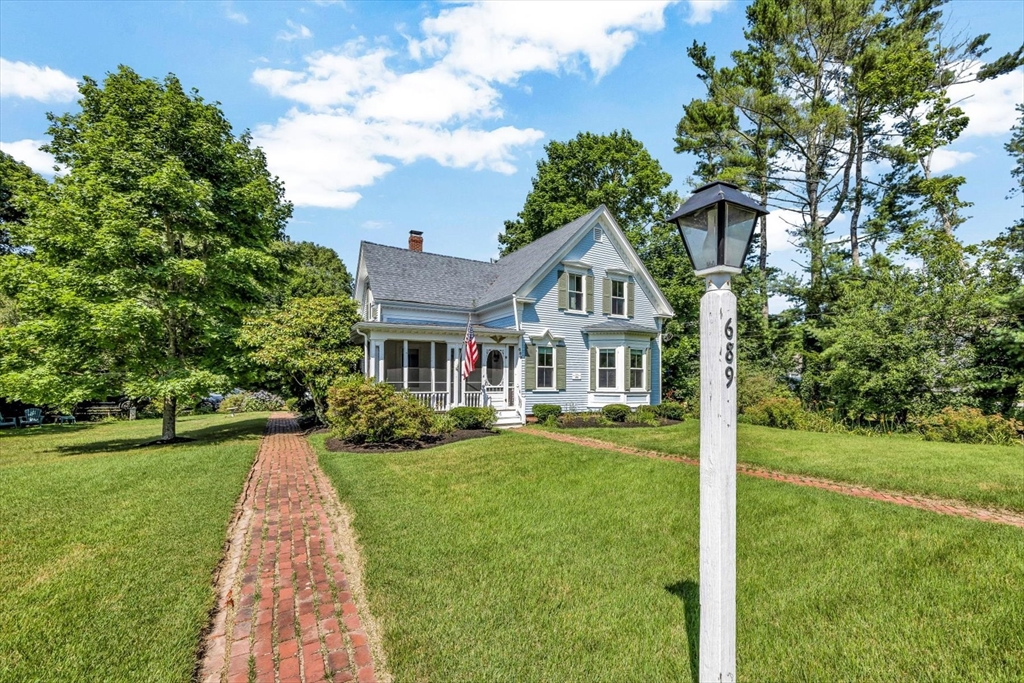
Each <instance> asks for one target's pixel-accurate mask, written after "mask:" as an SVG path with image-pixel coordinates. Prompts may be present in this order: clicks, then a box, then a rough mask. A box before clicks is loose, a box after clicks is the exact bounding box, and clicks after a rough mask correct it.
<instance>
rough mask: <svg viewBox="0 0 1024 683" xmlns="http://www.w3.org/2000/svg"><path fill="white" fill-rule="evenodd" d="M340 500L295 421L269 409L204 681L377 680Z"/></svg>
mask: <svg viewBox="0 0 1024 683" xmlns="http://www.w3.org/2000/svg"><path fill="white" fill-rule="evenodd" d="M337 505H338V504H337V498H336V494H335V492H334V489H333V488H332V487H331V486H330V484H329V483H328V482H327V481H326V477H325V476H324V474H323V472H322V471H321V470H320V468H319V466H318V465H317V462H316V455H315V454H314V452H313V450H312V448H311V447H310V446H309V444H308V443H307V441H306V439H305V438H303V437H302V435H301V434H299V429H298V424H297V423H296V421H295V420H294V419H293V418H292V417H291V416H290V415H288V414H287V413H275V414H273V415H272V416H271V417H270V420H269V421H268V423H267V430H266V433H265V435H264V437H263V440H262V441H261V443H260V447H259V452H258V454H257V456H256V462H255V464H254V465H253V468H252V471H251V472H250V474H249V480H248V482H247V483H246V486H245V490H244V491H243V493H242V497H241V499H240V501H239V505H238V508H237V510H236V518H235V520H234V522H233V523H232V527H231V529H230V531H229V536H228V543H229V545H228V551H227V554H226V557H225V560H224V565H223V566H222V568H221V572H220V576H219V579H218V603H217V607H218V609H217V612H216V615H215V617H214V619H213V624H212V627H211V629H210V633H209V634H208V635H207V636H206V639H205V654H204V657H203V660H202V665H201V667H200V670H199V677H198V678H199V680H200V681H201V682H202V683H215V682H216V683H247V682H249V681H256V682H257V683H263V682H264V681H265V682H266V683H314V682H318V681H359V682H360V683H370V682H376V681H377V675H376V674H375V672H374V663H373V656H372V654H371V650H370V645H369V642H368V638H367V632H366V630H365V629H364V628H363V623H362V622H361V620H360V616H359V615H360V610H359V609H357V607H356V603H355V602H354V601H353V596H352V591H351V590H350V588H351V587H350V586H349V581H348V578H347V577H346V574H345V571H344V570H343V568H342V564H341V561H340V560H339V554H338V550H339V546H340V543H338V542H336V540H337V539H336V536H335V533H336V532H335V529H334V528H332V520H333V518H332V511H333V510H336V509H337ZM363 612H364V616H365V610H363Z"/></svg>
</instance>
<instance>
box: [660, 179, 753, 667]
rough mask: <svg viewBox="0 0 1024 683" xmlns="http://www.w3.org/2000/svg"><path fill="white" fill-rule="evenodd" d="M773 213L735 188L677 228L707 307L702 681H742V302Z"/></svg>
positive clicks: (703, 336)
mask: <svg viewBox="0 0 1024 683" xmlns="http://www.w3.org/2000/svg"><path fill="white" fill-rule="evenodd" d="M767 213H768V211H767V210H766V209H765V207H763V206H761V205H760V204H758V203H757V202H755V201H754V200H753V199H750V198H749V197H747V196H746V195H744V194H743V193H742V192H740V191H739V189H738V188H737V187H736V186H735V185H732V184H730V183H724V182H715V183H710V184H708V185H705V186H703V187H700V188H698V189H697V191H696V192H695V193H694V194H693V196H692V197H690V198H689V199H687V200H686V203H684V204H683V205H682V206H681V207H679V210H677V211H676V212H675V213H674V214H673V215H672V216H671V218H669V220H670V221H672V222H674V223H675V224H676V227H677V228H678V229H679V235H680V237H682V238H683V244H684V245H685V246H686V253H687V254H688V255H689V256H690V260H691V261H692V262H693V268H694V271H695V274H696V275H697V276H698V277H704V278H706V281H707V291H706V292H705V293H704V296H703V297H702V298H701V300H700V667H699V668H700V671H699V674H700V680H701V681H702V683H706V682H709V681H715V682H716V683H718V682H722V683H734V682H735V680H736V355H737V353H736V343H737V339H736V295H734V294H733V293H732V288H731V284H730V280H731V278H732V276H733V275H735V274H738V273H740V272H741V269H742V267H743V261H744V259H745V258H746V256H747V250H748V249H749V248H750V241H751V239H752V238H753V235H754V224H755V223H756V222H757V219H758V217H759V216H762V215H766V214H767Z"/></svg>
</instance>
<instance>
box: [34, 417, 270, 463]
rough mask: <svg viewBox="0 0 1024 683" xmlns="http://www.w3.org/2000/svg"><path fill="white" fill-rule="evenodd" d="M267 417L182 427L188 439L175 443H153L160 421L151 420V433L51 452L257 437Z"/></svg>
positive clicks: (62, 453) (74, 452)
mask: <svg viewBox="0 0 1024 683" xmlns="http://www.w3.org/2000/svg"><path fill="white" fill-rule="evenodd" d="M266 421H267V418H266V417H249V418H244V417H243V418H237V417H236V418H228V419H227V420H225V422H223V423H220V424H213V425H210V426H208V427H203V428H202V429H185V430H180V431H179V432H178V435H179V436H182V437H186V438H187V439H189V441H187V442H179V443H174V444H160V443H152V442H153V440H154V439H159V438H160V421H159V420H152V423H153V432H152V434H146V435H144V436H140V437H135V438H132V439H109V440H106V441H90V442H88V443H79V444H71V445H67V446H57V447H56V448H54V449H52V450H51V451H50V452H51V453H57V454H58V455H60V456H70V455H86V454H89V453H116V452H119V451H130V450H151V449H157V448H173V447H175V446H207V445H210V444H215V443H219V442H222V441H234V440H239V439H258V438H260V436H262V434H263V425H264V424H265V423H266Z"/></svg>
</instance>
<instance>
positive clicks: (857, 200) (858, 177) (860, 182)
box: [850, 123, 864, 268]
mask: <svg viewBox="0 0 1024 683" xmlns="http://www.w3.org/2000/svg"><path fill="white" fill-rule="evenodd" d="M863 125H864V124H863V123H861V124H860V126H861V127H860V128H858V130H857V142H856V144H857V161H856V166H855V169H854V172H855V175H854V190H853V215H852V216H851V217H850V258H851V260H852V261H853V267H854V268H860V242H859V241H858V239H857V231H858V230H859V229H860V226H859V223H860V210H861V206H862V205H863V204H864V128H863Z"/></svg>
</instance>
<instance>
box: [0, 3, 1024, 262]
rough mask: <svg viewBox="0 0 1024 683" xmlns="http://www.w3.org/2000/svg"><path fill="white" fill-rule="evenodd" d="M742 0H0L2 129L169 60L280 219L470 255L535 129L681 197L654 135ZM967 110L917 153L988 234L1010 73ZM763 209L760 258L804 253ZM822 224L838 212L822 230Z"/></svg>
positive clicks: (356, 237)
mask: <svg viewBox="0 0 1024 683" xmlns="http://www.w3.org/2000/svg"><path fill="white" fill-rule="evenodd" d="M745 5H746V3H745V2H730V1H723V0H695V1H684V2H676V3H666V2H652V3H641V2H631V3H612V2H602V3H594V4H585V3H582V2H575V3H569V4H558V3H539V2H538V3H520V4H515V5H504V4H490V5H483V6H480V5H475V4H462V3H459V4H452V3H440V4H439V3H429V2H418V3H400V2H386V3H361V2H329V1H324V0H321V1H319V2H287V3H273V2H259V3H245V2H140V3H129V2H118V3H90V2H12V1H9V0H3V1H2V2H0V19H2V21H0V59H2V60H3V61H2V62H0V145H2V147H3V149H4V150H5V151H7V152H9V153H11V154H12V155H14V156H15V157H17V158H20V159H22V160H23V161H25V162H26V163H29V164H30V165H32V166H33V167H35V168H37V170H45V169H46V167H47V160H46V159H45V156H43V155H41V154H40V153H39V152H37V151H36V147H38V144H39V143H40V142H41V141H43V140H45V130H46V125H47V123H46V118H45V114H46V112H48V111H54V112H63V111H68V110H70V109H73V108H74V107H75V104H74V89H73V81H75V80H77V79H80V78H81V77H82V76H83V75H89V76H91V77H93V78H97V79H101V78H102V77H103V75H104V74H105V73H106V72H108V71H111V70H113V69H115V68H116V67H117V65H118V64H127V65H129V66H131V67H132V68H134V69H135V70H136V71H138V72H139V73H141V74H142V75H144V76H157V77H162V76H163V75H165V74H167V73H168V72H174V73H175V74H177V75H178V77H179V78H180V79H181V80H182V81H183V83H184V84H185V85H186V87H195V88H198V89H199V91H200V93H201V94H202V95H203V96H204V97H205V98H206V99H208V100H217V101H220V102H221V104H222V106H223V109H224V111H225V113H226V115H227V117H228V119H229V120H230V121H231V122H232V123H233V125H234V126H235V127H236V129H237V130H239V131H241V130H243V129H250V130H252V131H253V133H254V135H255V137H256V139H257V141H258V142H259V143H260V144H261V145H262V146H263V147H264V148H265V149H266V151H267V155H268V160H269V163H270V166H271V169H272V170H273V171H274V172H275V173H277V174H278V175H280V176H281V177H282V178H283V179H284V180H285V183H286V189H287V193H288V196H289V198H290V199H292V201H294V202H295V204H296V210H295V215H294V218H293V219H292V221H291V223H290V225H289V228H288V232H289V234H290V235H291V236H292V238H293V239H306V240H313V241H316V242H318V243H320V244H325V245H327V246H330V247H332V248H334V249H336V250H337V251H338V253H339V254H340V255H341V256H342V258H343V259H344V260H345V262H346V263H347V264H349V266H350V268H352V267H354V266H355V261H356V256H357V252H358V244H359V241H360V240H361V239H367V240H371V241H375V242H381V243H385V244H394V245H404V244H405V242H406V236H407V234H408V231H409V230H410V229H418V230H423V231H424V232H425V235H424V237H425V241H426V249H427V250H428V251H434V252H439V253H446V254H452V255H457V256H463V257H467V258H479V259H486V258H488V257H490V256H493V255H495V254H496V252H497V239H496V237H497V234H498V232H499V231H500V230H501V228H502V223H503V221H504V220H505V219H508V218H513V217H514V216H515V214H516V212H517V211H518V210H519V209H520V208H521V207H522V203H523V200H524V198H525V196H526V193H527V192H528V190H529V187H530V178H531V177H532V175H533V172H534V168H535V163H536V161H537V159H538V158H539V157H540V156H541V155H542V154H543V146H544V144H545V142H547V141H549V140H552V139H557V140H565V139H569V138H571V137H573V136H574V135H575V134H576V133H577V132H579V131H581V130H588V131H593V132H608V131H611V130H615V129H618V128H627V129H629V130H630V131H632V133H633V134H634V136H635V137H637V138H638V139H639V140H641V141H643V142H644V144H645V145H646V146H647V147H648V149H649V150H650V151H651V153H652V154H653V155H654V156H655V157H656V158H658V159H659V160H660V161H661V163H662V165H663V166H664V167H665V169H666V170H667V171H669V172H670V173H671V174H672V176H673V178H674V186H675V188H676V189H677V190H678V191H679V192H680V193H681V194H683V195H684V196H685V195H686V194H687V193H688V189H689V188H688V185H687V182H686V181H687V177H688V176H689V174H690V173H691V171H692V165H693V164H692V158H690V157H687V156H683V155H678V154H675V153H674V152H673V146H674V142H673V139H672V138H673V135H674V133H675V125H676V122H677V121H678V119H679V116H680V113H681V106H682V104H683V103H685V102H688V101H689V100H690V99H692V98H694V97H699V96H700V95H701V84H700V82H699V81H698V80H697V79H696V77H695V75H694V69H693V67H692V66H691V65H690V63H689V60H688V59H687V57H686V53H685V50H686V48H687V46H689V44H690V43H691V42H692V41H693V40H698V41H701V42H706V43H707V44H708V45H709V47H710V48H711V50H712V52H714V53H715V54H717V55H721V56H722V57H724V56H725V55H727V54H728V52H729V51H731V50H733V49H738V48H740V47H742V44H743V26H744V23H745V20H744V7H745ZM947 21H948V23H949V25H950V26H951V28H953V29H957V30H962V31H964V32H965V33H971V34H978V33H991V34H992V37H991V38H990V41H989V44H990V45H991V47H992V52H991V53H990V55H991V56H996V55H1000V54H1003V53H1005V52H1007V51H1010V50H1013V49H1016V47H1018V46H1019V45H1020V44H1021V43H1022V42H1024V2H1020V1H1018V0H1006V1H987V0H971V1H969V2H952V3H950V5H949V6H948V9H947ZM958 95H959V96H961V97H963V96H967V95H970V96H971V97H970V99H968V100H967V101H966V103H965V105H964V106H965V108H966V109H967V111H968V113H969V114H971V115H972V123H971V126H970V127H969V128H968V129H967V131H966V134H965V135H964V136H963V137H962V138H961V140H959V141H958V142H957V143H956V144H955V145H954V146H953V147H952V148H951V150H950V151H949V152H945V153H944V154H943V158H942V159H941V160H938V159H937V160H936V164H937V165H939V166H940V169H939V170H941V167H946V168H951V169H952V170H954V171H955V172H957V173H961V174H963V175H965V176H966V177H967V179H968V182H967V185H966V188H965V190H964V192H963V195H964V197H965V198H966V199H967V200H969V201H973V202H974V203H975V206H974V207H973V208H972V209H970V210H969V211H968V213H969V214H971V215H972V216H973V217H972V218H971V219H970V220H969V221H968V222H967V223H966V224H965V225H964V226H963V227H962V228H961V229H960V234H961V236H962V237H963V238H964V239H965V240H966V241H968V242H978V241H980V240H983V239H988V238H991V237H993V236H995V235H996V234H997V233H998V232H999V231H1000V230H1002V229H1003V228H1005V226H1007V225H1009V224H1010V223H1011V222H1012V221H1013V220H1015V219H1016V218H1018V217H1019V216H1020V214H1021V204H1020V201H1019V200H1018V199H1015V200H1007V199H1005V195H1006V193H1007V191H1008V190H1009V189H1010V187H1011V182H1010V176H1009V170H1010V167H1011V162H1010V160H1009V158H1008V157H1007V155H1006V154H1005V152H1004V151H1003V144H1004V143H1005V142H1006V141H1007V139H1008V131H1009V128H1010V126H1011V125H1012V123H1013V119H1014V116H1015V115H1014V111H1013V105H1014V103H1016V102H1021V101H1024V71H1021V70H1018V71H1017V72H1015V73H1013V74H1010V75H1008V76H1005V77H1003V78H1002V79H1000V80H998V81H996V82H989V83H987V84H982V85H981V86H978V85H975V86H971V88H969V89H965V90H963V91H962V92H959V93H958ZM782 217H783V216H782V215H781V214H779V215H778V219H777V220H776V219H773V220H774V223H773V232H772V235H771V238H770V242H769V245H770V250H771V253H772V256H771V259H772V262H773V264H774V265H777V266H780V267H783V268H786V269H788V270H795V269H796V268H797V264H799V263H800V262H802V258H801V256H800V254H799V253H798V252H797V251H796V250H795V249H793V248H792V247H791V245H790V244H789V243H788V241H787V238H786V235H785V224H784V223H783V222H782V220H781V218H782ZM840 229H841V226H840Z"/></svg>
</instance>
